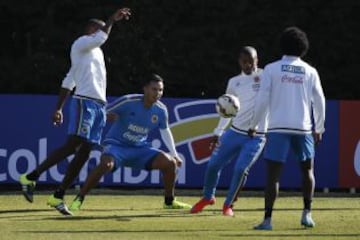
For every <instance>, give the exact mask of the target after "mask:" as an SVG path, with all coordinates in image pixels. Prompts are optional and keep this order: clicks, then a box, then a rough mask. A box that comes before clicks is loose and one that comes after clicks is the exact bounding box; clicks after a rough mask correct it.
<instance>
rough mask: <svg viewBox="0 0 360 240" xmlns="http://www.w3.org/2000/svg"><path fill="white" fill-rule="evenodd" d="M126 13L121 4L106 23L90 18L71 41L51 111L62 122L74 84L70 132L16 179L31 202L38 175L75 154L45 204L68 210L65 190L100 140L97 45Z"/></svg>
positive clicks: (102, 87)
mask: <svg viewBox="0 0 360 240" xmlns="http://www.w3.org/2000/svg"><path fill="white" fill-rule="evenodd" d="M129 17H130V9H128V8H121V9H118V10H117V11H116V12H115V13H114V14H113V15H112V16H111V17H110V18H109V19H108V20H107V22H106V23H105V22H103V21H101V20H98V19H90V20H89V21H88V23H87V24H86V27H85V32H84V35H82V36H81V37H79V38H78V39H76V40H75V42H74V43H73V44H72V47H71V53H70V55H71V68H70V70H69V72H68V74H67V76H66V77H65V79H64V80H63V82H62V85H61V90H60V93H59V98H58V103H57V106H56V110H55V112H54V114H53V123H54V125H56V126H57V125H60V124H62V123H63V113H62V109H63V106H64V103H65V100H66V98H67V96H68V95H69V94H70V92H71V91H72V90H73V89H74V88H75V93H74V95H73V97H72V101H71V103H70V117H69V127H68V135H69V136H68V139H67V141H66V143H65V144H64V145H63V146H61V147H60V148H58V149H56V150H55V151H53V152H52V153H51V154H50V155H49V156H48V157H47V159H45V160H44V161H43V162H42V163H41V164H40V165H39V166H38V167H37V168H36V169H35V170H33V171H32V172H30V173H29V174H22V175H21V176H20V179H19V182H20V184H21V185H22V190H23V194H24V196H25V198H26V200H28V201H29V202H33V192H34V189H35V183H36V181H37V179H38V178H39V177H40V175H41V174H42V173H43V172H45V171H46V170H47V169H49V168H50V167H52V166H54V165H55V164H58V163H59V162H60V161H62V160H64V159H66V158H67V157H68V156H70V155H72V154H75V156H74V158H73V160H72V161H71V163H70V164H69V166H68V168H67V171H66V174H65V177H64V179H63V181H62V183H61V185H60V186H59V187H58V188H57V189H56V191H55V192H54V194H53V195H51V196H50V198H49V199H48V205H50V206H51V207H54V208H56V209H57V210H58V211H59V212H61V213H63V214H68V212H69V211H68V209H67V207H66V205H65V204H64V200H63V198H64V195H65V190H66V189H67V188H68V187H69V186H70V185H71V184H72V183H73V180H74V179H75V178H76V176H78V174H79V172H80V170H81V168H82V166H83V165H84V163H85V162H86V161H87V159H88V157H89V154H90V151H91V149H92V148H93V146H94V145H96V144H99V143H100V140H101V135H102V130H103V127H104V126H105V121H106V111H105V104H106V69H105V62H104V56H103V52H102V50H101V48H100V46H101V45H102V44H104V43H105V41H106V40H107V38H108V36H109V34H110V31H111V28H112V25H113V24H114V23H115V22H117V21H120V20H122V19H126V20H127V19H128V18H129Z"/></svg>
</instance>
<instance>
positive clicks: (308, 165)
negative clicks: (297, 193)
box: [301, 159, 315, 210]
mask: <svg viewBox="0 0 360 240" xmlns="http://www.w3.org/2000/svg"><path fill="white" fill-rule="evenodd" d="M313 166H314V161H313V160H312V159H308V160H307V161H305V162H301V172H302V175H303V198H304V209H307V210H311V202H312V199H313V196H314V191H315V177H314V167H313Z"/></svg>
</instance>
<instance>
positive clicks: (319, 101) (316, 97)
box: [312, 70, 326, 133]
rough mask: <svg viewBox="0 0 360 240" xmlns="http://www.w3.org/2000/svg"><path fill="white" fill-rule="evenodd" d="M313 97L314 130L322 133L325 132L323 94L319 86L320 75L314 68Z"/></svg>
mask: <svg viewBox="0 0 360 240" xmlns="http://www.w3.org/2000/svg"><path fill="white" fill-rule="evenodd" d="M312 95H313V96H312V99H313V114H314V124H315V129H314V130H315V132H316V133H323V132H325V126H324V125H325V108H326V107H325V96H324V92H323V89H322V86H321V82H320V77H319V74H318V73H317V71H316V70H315V82H314V87H313V91H312Z"/></svg>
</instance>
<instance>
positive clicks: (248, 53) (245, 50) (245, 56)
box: [239, 46, 258, 75]
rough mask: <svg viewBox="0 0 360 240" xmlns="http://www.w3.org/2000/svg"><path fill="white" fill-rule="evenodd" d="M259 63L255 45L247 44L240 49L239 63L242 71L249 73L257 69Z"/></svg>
mask: <svg viewBox="0 0 360 240" xmlns="http://www.w3.org/2000/svg"><path fill="white" fill-rule="evenodd" d="M257 64H258V57H257V52H256V49H255V48H254V47H251V46H245V47H242V48H241V49H240V54H239V65H240V68H241V71H242V72H243V73H245V74H246V75H249V74H251V73H253V72H254V71H256V69H257Z"/></svg>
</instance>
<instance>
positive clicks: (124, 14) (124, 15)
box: [112, 8, 131, 21]
mask: <svg viewBox="0 0 360 240" xmlns="http://www.w3.org/2000/svg"><path fill="white" fill-rule="evenodd" d="M130 16H131V12H130V8H120V9H118V10H116V12H115V13H114V14H113V15H112V19H113V20H114V21H120V20H123V19H125V20H129V18H130Z"/></svg>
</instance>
